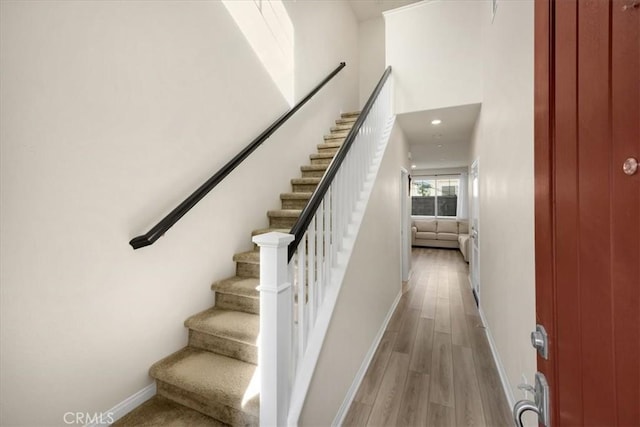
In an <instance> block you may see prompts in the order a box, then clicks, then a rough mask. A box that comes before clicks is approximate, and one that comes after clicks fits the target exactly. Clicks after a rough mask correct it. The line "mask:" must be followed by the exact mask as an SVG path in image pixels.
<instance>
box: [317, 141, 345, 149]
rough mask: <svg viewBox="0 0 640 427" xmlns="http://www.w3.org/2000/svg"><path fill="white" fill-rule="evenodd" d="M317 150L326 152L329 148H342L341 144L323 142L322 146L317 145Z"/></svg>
mask: <svg viewBox="0 0 640 427" xmlns="http://www.w3.org/2000/svg"><path fill="white" fill-rule="evenodd" d="M317 147H318V150H326V149H330V148H340V147H342V142H325V143H324V144H318V145H317Z"/></svg>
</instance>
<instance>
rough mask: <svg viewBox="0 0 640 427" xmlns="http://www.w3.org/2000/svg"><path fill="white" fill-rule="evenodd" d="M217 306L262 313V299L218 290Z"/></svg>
mask: <svg viewBox="0 0 640 427" xmlns="http://www.w3.org/2000/svg"><path fill="white" fill-rule="evenodd" d="M216 307H217V308H223V309H225V310H236V311H243V312H245V313H252V314H260V299H258V298H249V297H243V296H240V295H233V294H223V293H221V292H216Z"/></svg>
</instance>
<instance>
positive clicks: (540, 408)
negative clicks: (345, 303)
mask: <svg viewBox="0 0 640 427" xmlns="http://www.w3.org/2000/svg"><path fill="white" fill-rule="evenodd" d="M535 382H536V384H535V387H531V386H529V385H522V384H521V386H522V387H520V386H518V387H519V388H523V389H526V390H528V391H531V392H532V393H533V394H534V398H535V401H531V400H528V399H524V400H519V401H518V402H517V403H516V404H515V405H514V406H513V421H514V422H515V424H516V426H518V427H522V426H523V424H522V415H523V414H524V413H525V412H527V411H533V412H535V413H536V414H538V421H539V422H540V424H542V425H544V426H546V427H550V425H551V413H550V412H549V384H548V383H547V379H546V377H545V376H544V374H543V373H542V372H536V376H535Z"/></svg>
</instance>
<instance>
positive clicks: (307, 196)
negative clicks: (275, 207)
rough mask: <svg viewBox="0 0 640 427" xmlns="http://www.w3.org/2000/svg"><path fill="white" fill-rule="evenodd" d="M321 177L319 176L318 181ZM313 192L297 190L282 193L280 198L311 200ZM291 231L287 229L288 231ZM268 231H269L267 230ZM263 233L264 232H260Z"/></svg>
mask: <svg viewBox="0 0 640 427" xmlns="http://www.w3.org/2000/svg"><path fill="white" fill-rule="evenodd" d="M320 179H321V178H318V183H319V182H320ZM312 194H313V193H311V192H302V191H301V192H296V193H282V194H280V200H309V199H310V198H311V195H312ZM288 232H289V231H287V233H288ZM267 233H268V231H267ZM259 234H262V233H259Z"/></svg>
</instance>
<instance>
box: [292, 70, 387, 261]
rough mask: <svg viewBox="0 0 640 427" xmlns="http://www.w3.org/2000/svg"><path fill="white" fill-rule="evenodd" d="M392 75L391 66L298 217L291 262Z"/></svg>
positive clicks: (293, 228)
mask: <svg viewBox="0 0 640 427" xmlns="http://www.w3.org/2000/svg"><path fill="white" fill-rule="evenodd" d="M390 74H391V66H388V67H387V69H386V70H385V71H384V73H383V74H382V77H381V78H380V81H379V82H378V85H377V86H376V88H375V89H374V90H373V93H372V94H371V96H370V97H369V99H368V100H367V103H366V104H364V107H362V111H361V112H360V116H359V117H358V119H357V120H356V122H355V123H354V124H353V127H352V128H351V130H350V131H349V133H348V134H347V137H346V138H345V139H344V142H343V143H342V146H341V147H340V149H339V150H338V152H337V153H336V155H335V156H334V157H333V160H331V163H330V164H329V167H328V168H327V171H326V172H325V174H324V176H323V177H322V179H321V180H320V183H319V184H318V186H317V187H316V189H315V191H314V192H313V194H312V195H311V199H309V203H307V205H306V206H305V207H304V209H303V210H302V213H301V214H300V216H299V217H298V220H297V221H296V223H295V224H294V225H293V227H292V228H291V231H290V233H291V234H293V235H294V236H295V238H294V239H293V241H292V242H291V243H289V248H288V255H289V258H288V259H289V261H291V258H293V255H294V254H295V253H296V249H297V248H298V245H299V244H300V242H301V241H302V238H303V237H304V233H305V232H306V231H307V228H308V227H309V224H311V220H312V219H313V216H314V215H315V214H316V211H317V210H318V207H319V206H320V203H321V202H322V200H323V199H324V196H325V195H326V194H327V191H328V190H329V187H330V186H331V183H332V182H333V179H334V178H335V176H336V174H337V173H338V169H340V166H342V163H343V162H344V159H345V158H346V157H347V153H348V152H349V150H350V149H351V146H352V145H353V142H354V141H355V139H356V136H357V135H358V132H359V131H360V128H361V127H362V124H363V123H364V121H365V120H366V119H367V116H368V115H369V112H370V111H371V107H373V104H374V103H375V101H376V99H377V98H378V95H379V94H380V92H381V91H382V87H383V86H384V84H385V82H386V81H387V78H388V77H389V75H390Z"/></svg>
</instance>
